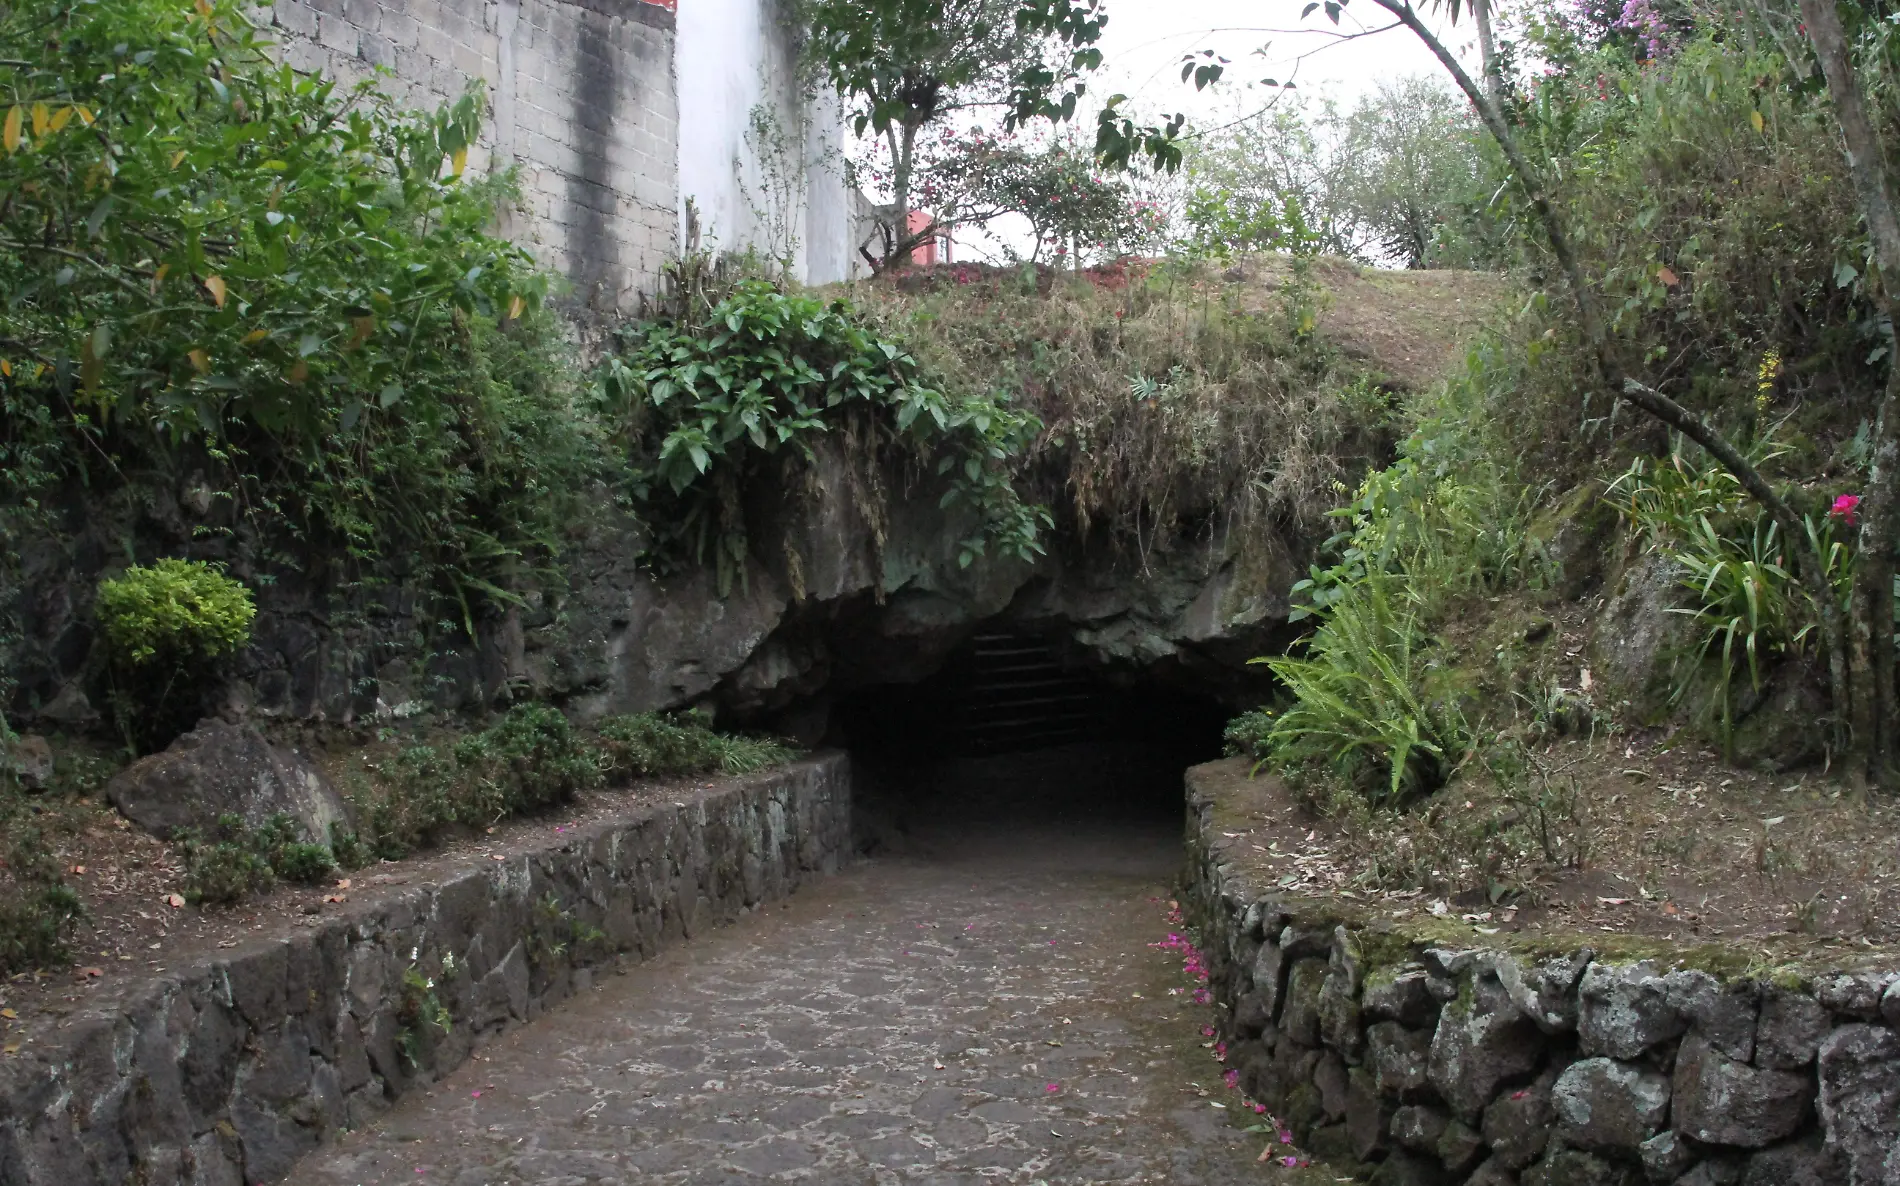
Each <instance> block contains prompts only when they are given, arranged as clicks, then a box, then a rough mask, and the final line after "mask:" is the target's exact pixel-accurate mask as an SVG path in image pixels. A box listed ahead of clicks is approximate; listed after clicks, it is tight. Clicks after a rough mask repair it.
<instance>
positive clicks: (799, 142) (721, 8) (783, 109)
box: [674, 0, 856, 284]
mask: <svg viewBox="0 0 1900 1186" xmlns="http://www.w3.org/2000/svg"><path fill="white" fill-rule="evenodd" d="M796 68H797V63H796V61H795V57H794V52H793V49H792V32H791V30H790V29H789V28H788V27H787V26H786V24H785V23H784V19H783V10H782V8H781V5H780V2H779V0H680V3H679V10H678V25H677V34H676V38H675V41H674V77H675V79H676V80H677V84H678V87H679V121H680V122H679V194H680V219H681V228H682V232H683V231H684V225H685V209H686V202H687V200H688V199H691V200H692V202H693V203H694V205H695V207H696V208H697V210H698V214H699V227H700V237H701V241H702V244H704V245H706V246H713V247H717V248H718V249H719V250H722V251H735V252H736V251H743V250H745V249H746V248H748V247H752V248H756V249H757V250H758V251H760V252H761V253H763V254H765V255H768V256H774V257H776V256H778V255H780V254H782V253H784V252H785V251H786V249H787V248H788V247H791V248H792V249H793V250H792V273H793V276H794V278H796V279H798V280H800V281H803V282H804V283H807V284H827V283H831V282H833V281H836V280H843V279H846V278H848V277H849V276H850V275H852V274H853V261H854V259H855V256H856V253H855V252H854V251H853V250H852V247H853V245H852V243H851V242H850V239H851V233H852V229H853V220H852V214H851V212H852V209H853V207H852V201H851V194H850V192H849V188H848V187H847V186H846V185H845V183H844V175H843V169H842V162H843V156H842V153H841V151H840V150H841V149H842V147H843V139H844V125H843V120H842V118H841V116H840V112H839V107H838V104H837V102H836V100H835V99H834V98H832V97H830V96H828V95H826V96H820V97H817V98H808V97H807V96H806V95H805V94H804V93H803V88H802V87H801V86H800V85H799V83H798V79H797V69H796ZM760 107H762V108H763V109H764V110H765V111H766V112H768V113H769V119H768V120H767V126H766V128H765V129H759V128H756V127H754V124H753V118H752V116H753V111H754V109H755V108H760ZM761 130H763V131H764V133H765V134H764V135H759V134H758V133H759V132H760V131H761Z"/></svg>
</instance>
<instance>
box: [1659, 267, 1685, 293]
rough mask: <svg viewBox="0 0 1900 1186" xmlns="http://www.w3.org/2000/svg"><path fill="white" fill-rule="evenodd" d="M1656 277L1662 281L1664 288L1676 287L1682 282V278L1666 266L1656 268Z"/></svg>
mask: <svg viewBox="0 0 1900 1186" xmlns="http://www.w3.org/2000/svg"><path fill="white" fill-rule="evenodd" d="M1656 279H1658V280H1660V281H1662V284H1663V287H1664V288H1674V287H1675V286H1676V285H1678V284H1681V283H1682V278H1681V277H1680V276H1678V275H1676V274H1675V273H1674V272H1672V271H1670V270H1669V269H1668V268H1666V267H1663V268H1657V269H1656Z"/></svg>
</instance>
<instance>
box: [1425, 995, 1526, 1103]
mask: <svg viewBox="0 0 1900 1186" xmlns="http://www.w3.org/2000/svg"><path fill="white" fill-rule="evenodd" d="M1543 1051H1544V1034H1543V1031H1542V1030H1540V1029H1538V1028H1537V1025H1536V1023H1535V1022H1533V1021H1531V1019H1530V1018H1528V1017H1526V1016H1524V1013H1523V1011H1522V1010H1520V1009H1519V1008H1518V1007H1517V1006H1516V1005H1514V1004H1512V1003H1511V999H1510V997H1509V996H1508V995H1506V993H1505V991H1504V987H1503V986H1502V985H1501V984H1499V983H1498V980H1497V977H1495V976H1491V975H1480V976H1477V977H1475V978H1474V979H1473V982H1472V993H1471V997H1470V999H1469V1001H1460V1002H1454V1003H1453V1004H1451V1005H1448V1006H1446V1007H1445V1010H1444V1012H1443V1013H1441V1014H1439V1017H1438V1028H1437V1030H1435V1031H1434V1032H1433V1034H1432V1049H1431V1057H1430V1061H1429V1064H1428V1067H1427V1074H1428V1076H1429V1078H1430V1079H1431V1084H1432V1086H1433V1087H1434V1088H1436V1089H1437V1090H1438V1094H1439V1095H1440V1096H1442V1097H1444V1099H1445V1102H1446V1103H1448V1104H1450V1105H1451V1106H1452V1110H1453V1111H1455V1112H1457V1113H1458V1115H1459V1116H1461V1117H1462V1118H1464V1119H1466V1120H1468V1121H1476V1120H1477V1119H1478V1118H1479V1116H1481V1115H1482V1114H1483V1112H1484V1107H1485V1105H1486V1104H1488V1103H1490V1102H1491V1097H1492V1096H1493V1095H1494V1094H1496V1092H1497V1088H1498V1085H1499V1084H1500V1083H1503V1082H1505V1081H1506V1080H1508V1079H1514V1078H1517V1077H1518V1076H1520V1075H1528V1074H1530V1073H1531V1072H1532V1071H1534V1070H1536V1069H1537V1061H1538V1059H1539V1058H1540V1057H1541V1056H1542V1054H1543Z"/></svg>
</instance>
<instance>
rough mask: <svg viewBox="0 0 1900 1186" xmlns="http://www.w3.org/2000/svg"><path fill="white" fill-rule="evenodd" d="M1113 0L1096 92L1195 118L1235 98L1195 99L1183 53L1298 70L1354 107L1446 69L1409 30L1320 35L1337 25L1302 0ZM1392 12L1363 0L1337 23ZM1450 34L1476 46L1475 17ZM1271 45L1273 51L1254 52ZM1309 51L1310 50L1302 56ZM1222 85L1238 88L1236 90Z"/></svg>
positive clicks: (1456, 45)
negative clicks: (1346, 37) (1379, 91)
mask: <svg viewBox="0 0 1900 1186" xmlns="http://www.w3.org/2000/svg"><path fill="white" fill-rule="evenodd" d="M1106 5H1107V10H1108V27H1107V29H1106V30H1105V31H1104V32H1103V35H1102V53H1103V57H1104V58H1105V59H1106V62H1105V64H1104V66H1103V68H1102V71H1101V74H1100V75H1099V76H1098V79H1097V81H1095V82H1092V83H1091V85H1090V89H1091V90H1097V91H1103V92H1104V93H1107V94H1112V93H1115V92H1117V91H1119V92H1123V93H1126V94H1127V95H1129V96H1130V98H1131V99H1132V100H1134V101H1135V102H1137V103H1140V104H1141V105H1142V106H1143V107H1147V108H1150V109H1153V110H1162V109H1165V110H1168V111H1176V110H1180V111H1186V112H1187V113H1188V114H1189V116H1190V117H1192V116H1194V115H1196V114H1197V113H1198V112H1199V111H1210V112H1211V111H1213V110H1216V109H1221V108H1224V107H1225V105H1226V104H1227V103H1230V102H1231V101H1232V100H1231V99H1226V98H1216V97H1211V96H1208V95H1200V96H1197V95H1196V94H1195V92H1194V88H1193V86H1192V85H1191V84H1184V83H1182V82H1181V57H1182V55H1183V54H1186V53H1190V52H1198V51H1200V50H1204V49H1212V50H1214V51H1216V52H1217V53H1220V54H1221V55H1223V56H1225V57H1226V58H1228V59H1229V61H1230V65H1229V66H1228V68H1227V69H1228V76H1229V78H1231V79H1235V80H1258V79H1261V78H1266V77H1271V78H1274V79H1277V80H1279V81H1281V82H1285V81H1286V80H1287V79H1288V78H1289V77H1292V78H1294V79H1295V81H1296V82H1297V84H1298V86H1299V88H1300V89H1301V90H1307V91H1315V92H1320V93H1324V94H1328V95H1331V96H1332V97H1334V98H1336V99H1339V100H1340V101H1341V102H1342V103H1344V104H1347V105H1350V103H1351V101H1352V100H1353V99H1356V98H1357V97H1358V96H1360V95H1362V94H1364V93H1366V92H1368V91H1371V90H1375V89H1376V88H1377V87H1378V85H1379V83H1380V82H1381V81H1385V80H1391V79H1397V78H1401V77H1404V76H1407V75H1414V74H1437V73H1439V71H1440V70H1441V67H1440V66H1439V64H1438V62H1437V60H1436V59H1435V58H1433V57H1432V55H1431V52H1430V51H1429V50H1427V49H1426V48H1425V47H1424V46H1423V45H1422V44H1421V43H1420V42H1419V40H1418V38H1416V37H1414V36H1413V35H1412V34H1411V33H1410V32H1409V31H1408V30H1405V29H1393V30H1391V31H1390V32H1386V33H1379V34H1376V35H1374V36H1370V37H1364V38H1360V39H1358V40H1356V41H1351V42H1343V43H1334V42H1332V39H1330V38H1328V37H1326V36H1325V35H1324V34H1323V33H1321V32H1317V31H1318V30H1330V29H1332V28H1333V27H1334V26H1333V25H1332V24H1331V23H1330V22H1328V21H1327V20H1326V18H1325V16H1324V14H1323V13H1319V12H1315V13H1314V14H1313V15H1312V16H1310V17H1308V18H1306V19H1305V20H1301V19H1300V10H1301V9H1302V8H1304V7H1305V3H1304V0H1106ZM1421 7H1422V6H1421ZM1384 15H1385V14H1384V12H1383V11H1382V10H1380V9H1379V8H1377V7H1376V6H1374V5H1373V4H1371V3H1369V2H1367V0H1359V3H1357V4H1351V5H1348V6H1347V8H1346V15H1345V16H1343V17H1342V18H1341V23H1340V26H1339V27H1340V28H1342V29H1348V30H1351V29H1358V28H1366V27H1373V28H1376V27H1378V26H1380V25H1383V24H1390V23H1391V22H1390V21H1389V20H1386V21H1381V20H1378V19H1376V18H1378V17H1381V16H1384ZM1361 22H1364V24H1361ZM1433 23H1434V24H1438V22H1433ZM1274 30H1282V31H1274ZM1446 32H1449V34H1450V37H1449V39H1448V41H1447V44H1449V45H1450V46H1451V47H1452V48H1453V49H1455V50H1469V49H1470V47H1469V46H1467V45H1465V44H1464V43H1465V42H1469V41H1471V40H1472V35H1471V33H1470V23H1469V21H1468V20H1467V21H1465V22H1463V23H1461V24H1460V25H1459V26H1458V27H1457V28H1455V29H1451V30H1445V29H1443V27H1442V25H1441V26H1440V33H1441V36H1443V35H1444V34H1445V33H1446ZM1263 46H1264V47H1265V48H1266V53H1265V55H1264V56H1256V55H1255V51H1256V50H1259V49H1261V48H1262V47H1263ZM1301 55H1311V56H1308V57H1306V58H1305V60H1304V61H1299V60H1297V59H1299V58H1300V57H1301ZM1464 56H1466V57H1467V58H1474V57H1475V56H1476V55H1475V52H1473V53H1467V54H1465V55H1464ZM1215 89H1216V90H1222V89H1225V90H1227V91H1229V93H1230V94H1231V92H1232V90H1233V89H1234V88H1232V87H1217V88H1215ZM1256 90H1257V88H1256Z"/></svg>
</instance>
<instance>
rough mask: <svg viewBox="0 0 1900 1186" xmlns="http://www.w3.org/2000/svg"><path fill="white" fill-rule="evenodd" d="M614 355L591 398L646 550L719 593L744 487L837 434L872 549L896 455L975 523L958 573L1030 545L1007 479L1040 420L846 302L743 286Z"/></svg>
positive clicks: (1028, 551) (629, 339) (682, 311)
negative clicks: (609, 431) (960, 380)
mask: <svg viewBox="0 0 1900 1186" xmlns="http://www.w3.org/2000/svg"><path fill="white" fill-rule="evenodd" d="M683 266H691V261H689V262H688V264H687V265H683ZM621 348H622V353H621V354H619V355H618V356H615V357H611V358H609V359H608V360H607V361H606V363H605V364H604V366H603V367H602V369H601V371H600V377H599V383H598V387H597V391H598V393H599V397H600V400H601V403H602V407H603V410H604V412H605V414H606V415H608V416H609V417H611V418H614V419H617V420H619V421H620V422H621V423H622V425H623V433H624V436H625V439H626V443H627V447H628V450H629V452H630V454H631V458H632V464H633V468H634V487H633V489H634V496H635V499H636V501H637V502H639V503H640V504H641V505H642V506H644V507H645V508H646V518H647V520H648V522H649V524H650V525H651V527H652V529H653V530H654V531H655V533H656V544H655V551H656V552H657V553H659V555H660V556H661V557H662V558H663V559H668V560H672V561H675V562H677V561H681V560H690V561H694V562H698V563H713V564H715V565H716V567H717V572H718V579H719V590H720V595H721V596H724V595H725V594H727V593H728V592H730V590H731V588H732V584H733V582H734V580H735V578H738V579H743V575H744V570H745V560H746V555H747V540H746V532H745V523H744V517H743V510H742V505H741V504H742V500H743V495H744V492H745V491H746V490H747V489H748V487H749V486H750V485H751V484H752V483H753V481H754V480H756V479H761V478H765V477H767V476H768V475H772V474H774V473H775V475H776V476H777V477H778V478H780V479H781V480H782V479H784V478H785V477H788V476H789V471H788V470H787V469H785V468H782V466H783V464H784V463H785V462H787V461H789V462H791V463H793V464H794V465H796V464H799V463H807V464H808V463H810V462H811V461H812V460H813V456H814V454H813V449H814V446H815V444H816V442H817V440H818V439H819V438H820V437H821V436H823V435H825V434H837V435H838V436H839V437H841V438H842V441H843V444H844V446H845V449H846V452H847V455H848V463H849V464H850V465H851V466H852V467H853V482H854V484H855V486H856V491H855V493H856V494H857V496H858V501H859V506H860V509H861V510H862V511H863V513H864V514H865V516H866V518H867V519H868V520H869V521H870V522H871V523H872V524H873V531H874V535H875V536H877V537H878V538H879V539H880V541H881V537H882V528H881V524H882V523H883V522H884V517H885V508H884V505H883V502H884V497H883V493H882V489H883V481H884V478H883V474H884V472H885V471H884V468H883V463H884V462H886V461H887V460H890V459H892V458H902V459H905V460H908V461H910V462H912V463H919V464H928V465H930V466H932V467H934V469H935V472H936V473H937V474H939V475H941V476H942V478H943V479H944V480H945V481H946V483H947V489H946V491H945V493H944V495H943V503H944V505H946V506H950V505H962V506H965V507H967V508H969V510H970V511H971V512H973V515H974V518H975V519H976V520H977V524H976V529H975V531H973V532H972V533H971V534H970V535H969V536H968V537H966V538H965V539H963V540H962V541H961V547H960V557H959V558H960V561H961V563H962V564H964V565H965V566H967V565H969V564H970V563H972V562H973V561H975V560H976V559H977V558H978V557H980V556H983V555H985V554H987V553H989V552H990V551H992V550H993V551H995V552H996V553H998V554H1001V555H1006V556H1013V557H1016V558H1018V559H1022V560H1029V559H1032V558H1033V557H1035V556H1037V555H1039V554H1041V552H1042V550H1043V548H1042V542H1041V539H1040V535H1041V532H1042V530H1043V529H1045V528H1047V527H1048V526H1049V525H1050V523H1051V520H1050V517H1049V515H1048V512H1047V511H1046V510H1044V509H1043V508H1042V507H1039V506H1033V505H1030V504H1027V503H1025V502H1023V501H1022V499H1021V498H1020V497H1019V496H1018V495H1017V493H1016V490H1015V488H1014V486H1013V485H1012V483H1011V469H1012V463H1013V462H1014V460H1015V459H1016V458H1018V457H1019V456H1021V455H1022V454H1023V452H1024V450H1025V449H1026V448H1027V446H1028V444H1029V443H1030V442H1031V441H1032V440H1034V438H1035V436H1036V434H1037V433H1038V432H1040V431H1041V428H1042V424H1041V421H1040V420H1038V419H1037V418H1036V417H1035V416H1034V415H1033V414H1031V413H1029V412H1027V411H1025V410H1022V409H1020V408H1017V407H1014V406H1012V405H1011V404H1010V403H1009V401H1008V399H1007V397H1005V396H1002V395H994V396H958V395H953V394H950V393H947V392H945V391H942V390H940V389H938V388H937V387H935V386H933V385H931V384H930V383H928V382H926V381H925V379H924V376H923V375H922V373H921V368H920V367H919V365H918V363H917V360H916V359H915V358H914V357H912V356H911V354H910V353H909V352H907V351H906V350H904V349H903V348H902V347H901V346H899V345H898V344H897V343H895V342H890V341H886V340H884V339H882V338H879V337H878V336H877V335H876V334H874V333H872V332H871V331H869V330H868V329H866V328H865V327H864V325H863V324H862V323H861V322H860V321H859V319H858V317H857V315H856V313H855V312H854V311H853V309H852V308H851V306H850V305H849V304H847V303H845V302H844V301H833V302H830V303H826V302H824V301H822V300H819V299H818V298H816V297H812V296H807V295H804V294H800V293H788V292H782V291H780V290H779V289H777V288H775V287H774V286H772V285H771V284H768V283H766V282H764V281H761V280H744V281H740V282H739V283H738V284H737V285H735V286H734V287H733V288H732V289H731V291H730V292H729V293H727V294H726V295H724V296H723V297H721V298H719V299H716V300H699V301H695V300H681V301H679V302H677V303H676V308H675V309H674V310H673V311H671V312H669V313H667V314H664V315H661V316H658V317H655V318H653V319H651V320H648V321H644V322H641V323H639V324H637V325H634V326H632V327H630V328H629V329H628V330H626V331H625V332H624V333H623V335H622V336H621Z"/></svg>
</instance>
